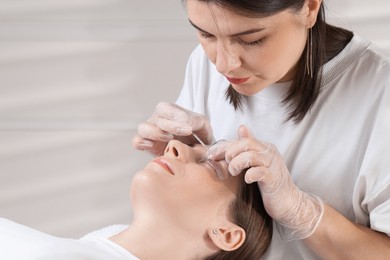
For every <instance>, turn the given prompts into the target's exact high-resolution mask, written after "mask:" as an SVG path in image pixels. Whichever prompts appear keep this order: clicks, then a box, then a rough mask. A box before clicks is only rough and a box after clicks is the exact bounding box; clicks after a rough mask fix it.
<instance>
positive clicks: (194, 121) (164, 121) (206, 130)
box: [149, 102, 213, 144]
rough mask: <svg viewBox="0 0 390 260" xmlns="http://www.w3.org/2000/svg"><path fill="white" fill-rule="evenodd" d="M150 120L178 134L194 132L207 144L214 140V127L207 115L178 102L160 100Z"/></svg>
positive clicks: (184, 134)
mask: <svg viewBox="0 0 390 260" xmlns="http://www.w3.org/2000/svg"><path fill="white" fill-rule="evenodd" d="M149 122H151V123H152V124H155V125H157V126H158V127H159V128H161V129H162V130H164V131H166V132H168V133H171V134H174V135H177V136H189V135H191V134H192V133H193V132H194V133H196V134H197V135H198V136H199V137H200V138H201V139H202V140H203V141H204V142H205V143H206V144H208V143H210V142H211V141H212V137H213V135H212V129H211V125H210V122H209V120H208V119H207V117H206V116H205V115H202V114H198V113H195V112H192V111H190V110H187V109H185V108H183V107H180V106H178V105H176V104H171V103H168V102H160V103H159V104H158V105H157V106H156V109H155V112H154V114H153V116H152V118H151V119H150V120H149Z"/></svg>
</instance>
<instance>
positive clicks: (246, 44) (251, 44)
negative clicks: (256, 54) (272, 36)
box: [237, 39, 264, 46]
mask: <svg viewBox="0 0 390 260" xmlns="http://www.w3.org/2000/svg"><path fill="white" fill-rule="evenodd" d="M237 41H238V43H239V44H241V45H243V46H256V45H260V44H261V43H262V42H263V41H264V39H259V40H256V41H252V42H247V41H244V40H242V39H238V40H237Z"/></svg>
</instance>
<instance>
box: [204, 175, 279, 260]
mask: <svg viewBox="0 0 390 260" xmlns="http://www.w3.org/2000/svg"><path fill="white" fill-rule="evenodd" d="M240 176H243V174H241V175H240ZM229 210H230V216H231V220H232V222H234V223H235V224H237V225H239V226H240V227H242V228H243V229H244V230H245V233H246V238H245V241H244V243H243V244H242V245H241V247H239V248H238V249H236V250H234V251H222V250H221V251H219V252H218V253H215V254H214V255H211V256H209V257H207V258H205V259H206V260H237V259H240V260H246V259H247V260H253V259H260V257H261V256H262V255H263V254H264V252H265V250H266V249H267V248H268V246H269V244H270V243H271V238H272V232H273V229H272V218H271V217H270V216H269V215H268V214H267V212H266V211H265V209H264V205H263V200H262V198H261V194H260V191H259V187H258V186H257V183H256V182H255V183H252V184H247V183H245V181H244V180H243V179H242V182H241V185H240V187H239V190H238V193H237V196H236V199H235V200H234V201H233V202H232V203H231V204H230V208H229Z"/></svg>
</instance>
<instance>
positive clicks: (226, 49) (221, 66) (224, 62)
mask: <svg viewBox="0 0 390 260" xmlns="http://www.w3.org/2000/svg"><path fill="white" fill-rule="evenodd" d="M215 57H216V59H215V66H216V67H217V70H218V71H219V72H220V73H221V74H223V75H228V74H229V73H230V72H231V71H233V70H235V69H237V68H239V67H240V66H241V60H240V57H239V55H237V53H236V51H235V50H234V46H227V44H226V43H218V45H217V49H216V56H215Z"/></svg>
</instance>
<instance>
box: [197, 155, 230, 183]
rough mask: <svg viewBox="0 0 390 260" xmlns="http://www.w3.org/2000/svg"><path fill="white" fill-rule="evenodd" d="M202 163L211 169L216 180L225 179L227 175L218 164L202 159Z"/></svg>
mask: <svg viewBox="0 0 390 260" xmlns="http://www.w3.org/2000/svg"><path fill="white" fill-rule="evenodd" d="M202 162H204V163H207V164H208V165H209V166H210V167H211V169H213V170H214V172H215V174H216V175H217V177H218V179H220V180H224V179H226V177H227V174H226V172H225V170H224V169H222V167H221V165H220V164H219V163H217V162H215V161H212V160H206V159H202Z"/></svg>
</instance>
